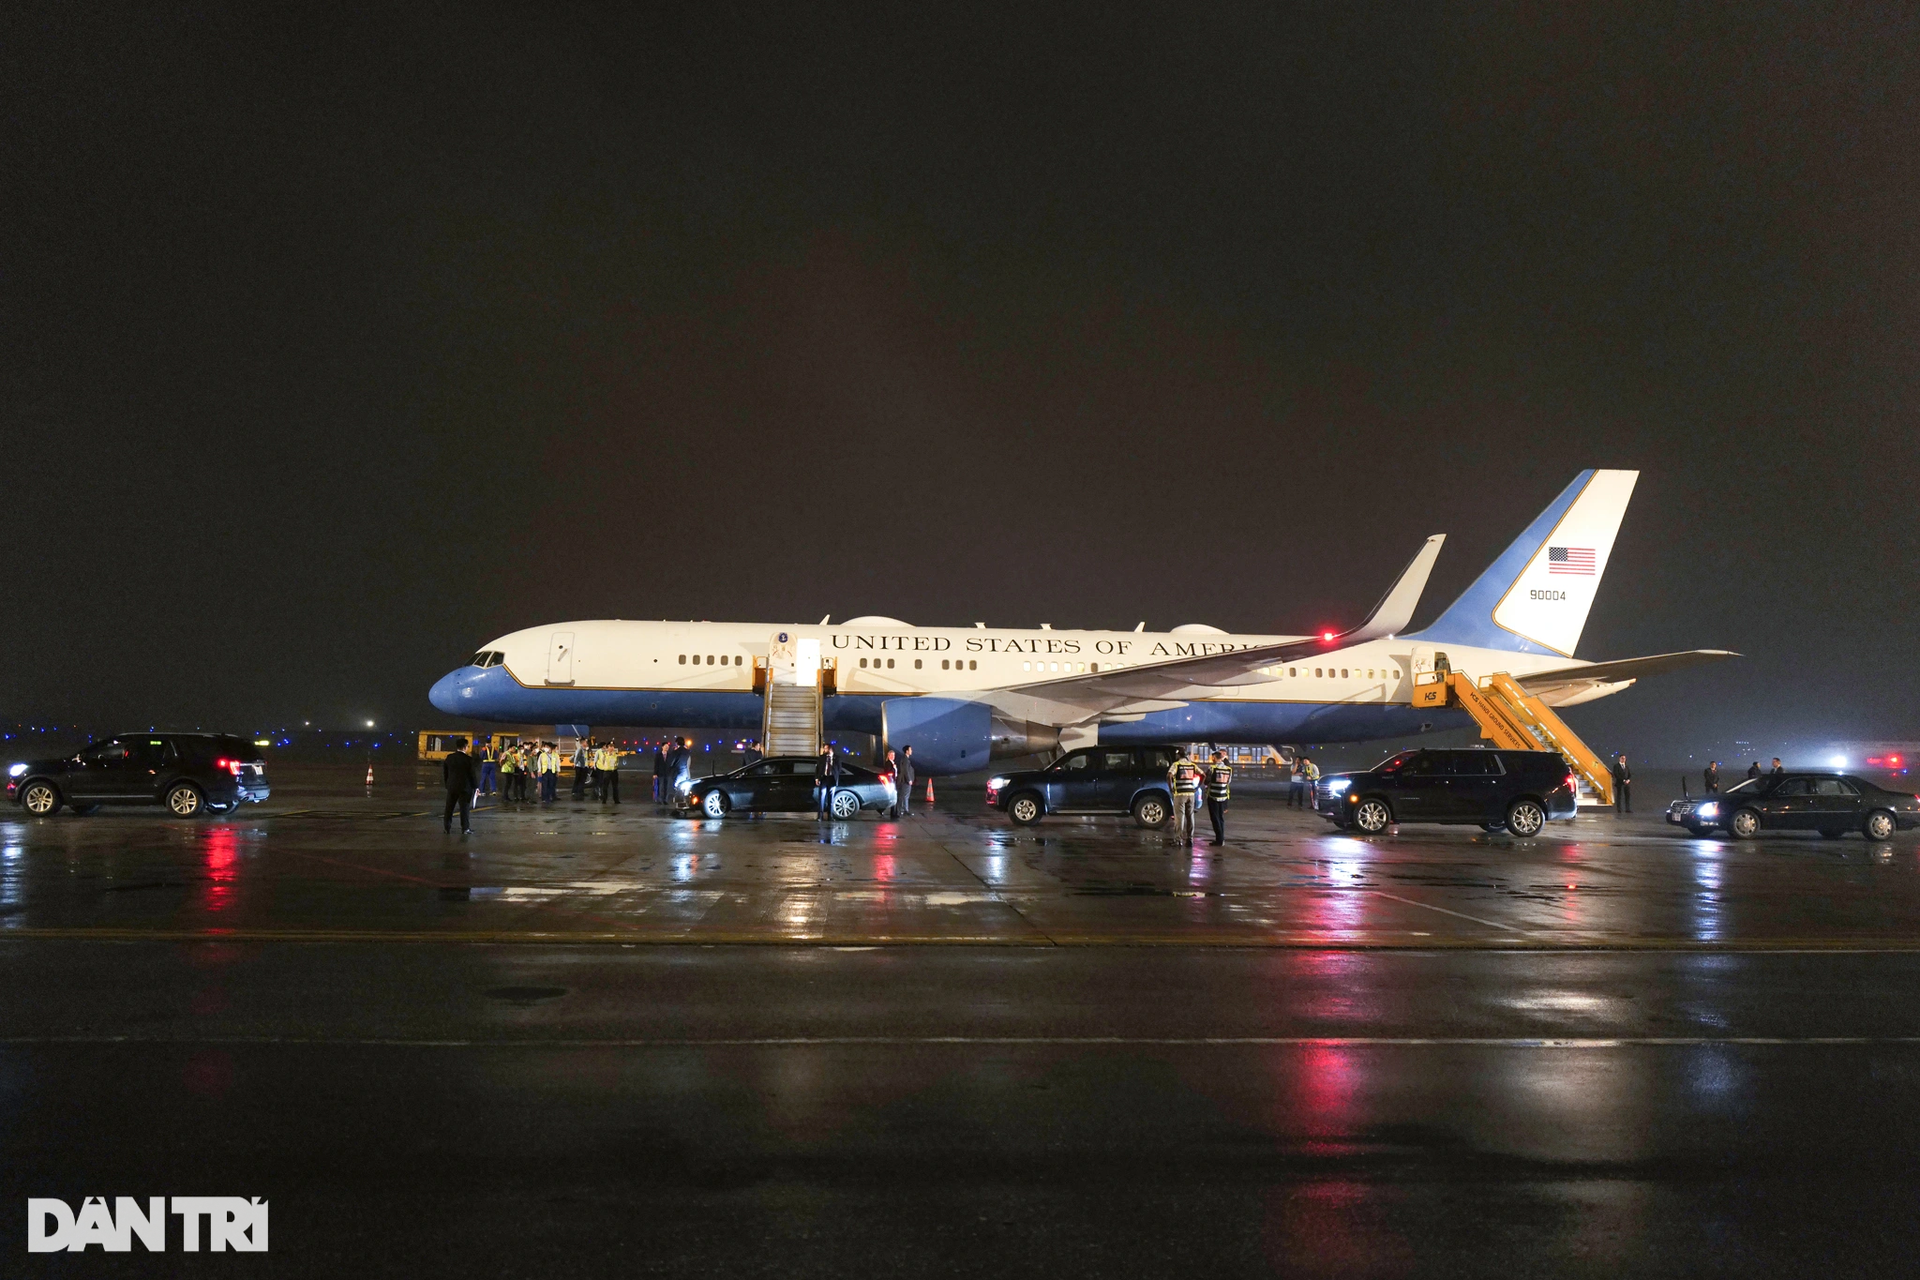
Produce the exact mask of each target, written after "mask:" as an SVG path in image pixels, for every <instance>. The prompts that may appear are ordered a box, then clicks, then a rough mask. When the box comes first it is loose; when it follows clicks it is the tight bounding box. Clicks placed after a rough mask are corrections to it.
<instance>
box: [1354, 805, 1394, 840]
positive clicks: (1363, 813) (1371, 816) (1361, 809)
mask: <svg viewBox="0 0 1920 1280" xmlns="http://www.w3.org/2000/svg"><path fill="white" fill-rule="evenodd" d="M1392 822H1393V811H1392V810H1391V809H1389V808H1387V802H1386V801H1384V800H1362V801H1361V802H1360V803H1359V804H1357V805H1355V806H1354V807H1353V826H1354V829H1355V830H1357V831H1359V832H1360V833H1361V834H1362V835H1369V836H1377V835H1379V834H1380V833H1381V832H1382V831H1385V830H1386V829H1387V827H1388V826H1390V825H1391V824H1392Z"/></svg>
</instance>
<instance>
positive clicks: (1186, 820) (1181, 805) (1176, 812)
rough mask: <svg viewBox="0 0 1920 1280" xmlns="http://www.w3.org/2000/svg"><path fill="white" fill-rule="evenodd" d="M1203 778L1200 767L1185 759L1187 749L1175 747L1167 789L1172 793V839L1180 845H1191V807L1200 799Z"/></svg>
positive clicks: (1168, 770) (1168, 771) (1168, 772)
mask: <svg viewBox="0 0 1920 1280" xmlns="http://www.w3.org/2000/svg"><path fill="white" fill-rule="evenodd" d="M1203 776H1204V771H1203V770H1202V769H1201V768H1200V766H1199V765H1198V764H1195V763H1194V762H1193V761H1192V760H1190V759H1188V758H1187V749H1186V748H1185V747H1175V748H1174V751H1173V764H1172V765H1171V766H1169V767H1168V769H1167V787H1168V789H1169V790H1171V791H1172V792H1173V838H1174V839H1175V840H1176V841H1178V842H1179V843H1181V844H1192V843H1193V806H1194V803H1195V801H1197V800H1198V799H1199V798H1200V783H1201V779H1202V777H1203Z"/></svg>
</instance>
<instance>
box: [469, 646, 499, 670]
mask: <svg viewBox="0 0 1920 1280" xmlns="http://www.w3.org/2000/svg"><path fill="white" fill-rule="evenodd" d="M506 660H507V655H506V654H504V653H502V652H500V651H499V650H498V649H482V650H481V651H480V652H478V653H476V654H474V655H473V660H472V661H471V662H469V663H468V664H467V665H468V666H471V667H497V666H499V665H501V664H502V663H504V662H505V661H506Z"/></svg>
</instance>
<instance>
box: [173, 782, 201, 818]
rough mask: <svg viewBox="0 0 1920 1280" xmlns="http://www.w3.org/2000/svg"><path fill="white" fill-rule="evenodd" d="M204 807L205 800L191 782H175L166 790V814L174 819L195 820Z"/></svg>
mask: <svg viewBox="0 0 1920 1280" xmlns="http://www.w3.org/2000/svg"><path fill="white" fill-rule="evenodd" d="M206 807H207V798H206V797H205V796H203V795H201V794H200V788H198V787H196V786H194V785H193V784H192V783H191V782H176V783H174V784H173V786H171V787H169V788H168V789H167V812H169V813H171V814H172V815H173V816H174V817H176V818H197V817H199V816H200V815H201V813H203V812H205V810H206Z"/></svg>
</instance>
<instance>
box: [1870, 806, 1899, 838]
mask: <svg viewBox="0 0 1920 1280" xmlns="http://www.w3.org/2000/svg"><path fill="white" fill-rule="evenodd" d="M1895 825H1896V824H1895V822H1894V820H1893V815H1892V814H1891V813H1888V812H1887V811H1886V810H1885V809H1875V810H1874V811H1873V812H1872V813H1870V814H1868V815H1867V825H1866V828H1865V831H1866V836H1867V839H1869V840H1891V839H1893V832H1894V827H1895Z"/></svg>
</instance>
